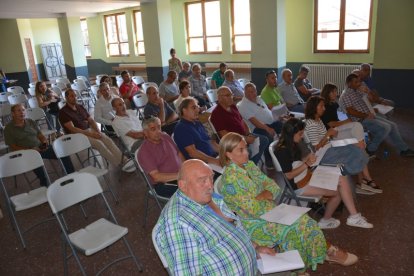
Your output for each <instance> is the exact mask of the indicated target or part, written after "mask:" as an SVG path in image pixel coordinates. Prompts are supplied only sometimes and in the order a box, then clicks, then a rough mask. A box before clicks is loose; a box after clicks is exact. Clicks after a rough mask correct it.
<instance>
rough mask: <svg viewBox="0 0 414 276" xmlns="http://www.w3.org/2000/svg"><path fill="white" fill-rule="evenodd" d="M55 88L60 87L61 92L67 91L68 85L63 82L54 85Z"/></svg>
mask: <svg viewBox="0 0 414 276" xmlns="http://www.w3.org/2000/svg"><path fill="white" fill-rule="evenodd" d="M54 87H58V88H59V89H60V90H61V91H66V89H67V88H68V87H67V86H66V84H65V83H63V82H56V83H52V88H54Z"/></svg>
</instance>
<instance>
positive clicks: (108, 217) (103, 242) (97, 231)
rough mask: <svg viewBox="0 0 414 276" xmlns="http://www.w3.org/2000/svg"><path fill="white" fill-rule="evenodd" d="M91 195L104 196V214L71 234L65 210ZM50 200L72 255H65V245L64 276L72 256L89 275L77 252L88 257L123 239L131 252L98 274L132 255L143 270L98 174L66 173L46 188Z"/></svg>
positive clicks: (95, 207) (95, 196)
mask: <svg viewBox="0 0 414 276" xmlns="http://www.w3.org/2000/svg"><path fill="white" fill-rule="evenodd" d="M89 198H96V199H97V200H98V199H101V201H102V202H103V204H104V205H105V208H102V210H103V216H102V217H101V218H99V219H98V220H96V221H94V222H92V223H90V224H89V225H87V226H85V227H83V228H80V229H78V230H76V231H73V232H72V233H69V231H68V229H69V228H68V225H67V220H64V219H63V212H64V211H65V210H67V209H69V208H70V207H72V206H74V205H78V204H80V203H82V202H83V201H85V200H87V199H89ZM47 200H48V202H49V205H50V208H51V209H52V212H53V213H54V214H55V216H56V219H57V221H58V223H59V226H60V228H61V231H62V233H63V237H64V241H63V242H64V243H65V245H66V244H67V245H69V248H70V251H71V254H70V255H69V256H66V246H64V252H63V257H64V272H65V275H67V274H68V271H67V270H68V267H67V260H68V258H70V257H72V256H73V257H74V258H75V260H76V262H77V264H78V266H79V269H80V271H81V273H82V275H87V273H86V271H85V268H84V267H83V265H82V263H81V261H80V258H79V256H78V252H80V253H82V254H83V255H85V256H91V255H93V254H95V253H97V252H99V251H101V250H103V249H105V248H107V247H109V246H111V245H112V244H114V243H115V242H117V241H119V240H121V239H122V240H123V243H124V245H125V247H126V249H127V251H128V255H127V256H124V257H121V258H117V259H115V260H113V261H112V262H110V263H109V264H107V265H105V266H104V267H103V268H102V269H100V270H99V271H98V273H96V275H100V274H101V273H102V272H103V271H105V270H106V269H107V268H109V267H110V266H112V265H114V264H116V263H118V262H120V261H123V260H125V259H128V258H132V260H133V261H134V263H135V265H136V266H137V268H138V270H139V271H140V272H141V271H142V265H141V264H140V263H139V262H138V260H137V257H136V256H135V255H134V253H133V251H132V249H131V246H130V245H129V243H128V241H127V239H126V238H125V236H126V235H127V234H128V228H126V227H122V226H120V225H119V224H118V222H117V220H116V218H115V215H114V213H113V211H112V209H111V207H110V206H109V204H108V201H107V200H106V198H105V195H104V194H103V192H102V188H101V186H100V184H99V182H98V180H97V178H96V176H94V175H92V174H89V173H74V174H69V175H67V176H64V177H62V178H60V179H58V180H56V181H55V182H54V183H53V184H52V185H50V187H49V188H48V190H47ZM99 206H101V205H96V204H94V205H93V208H94V209H97V208H98V207H99ZM105 211H107V212H105ZM108 253H109V251H108ZM71 274H73V273H71Z"/></svg>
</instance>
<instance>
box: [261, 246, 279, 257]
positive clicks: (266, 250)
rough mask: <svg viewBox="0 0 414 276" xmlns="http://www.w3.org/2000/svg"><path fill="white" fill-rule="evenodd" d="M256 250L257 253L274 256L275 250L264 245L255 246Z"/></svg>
mask: <svg viewBox="0 0 414 276" xmlns="http://www.w3.org/2000/svg"><path fill="white" fill-rule="evenodd" d="M256 252H257V253H262V254H267V255H270V256H274V255H276V251H275V250H274V249H273V248H269V247H266V246H256ZM257 256H258V257H259V258H260V256H259V254H257Z"/></svg>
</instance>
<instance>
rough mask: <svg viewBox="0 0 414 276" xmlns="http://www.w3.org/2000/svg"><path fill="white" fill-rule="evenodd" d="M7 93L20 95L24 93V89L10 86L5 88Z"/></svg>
mask: <svg viewBox="0 0 414 276" xmlns="http://www.w3.org/2000/svg"><path fill="white" fill-rule="evenodd" d="M7 92H10V93H13V94H21V93H24V89H23V87H21V86H10V87H8V88H7Z"/></svg>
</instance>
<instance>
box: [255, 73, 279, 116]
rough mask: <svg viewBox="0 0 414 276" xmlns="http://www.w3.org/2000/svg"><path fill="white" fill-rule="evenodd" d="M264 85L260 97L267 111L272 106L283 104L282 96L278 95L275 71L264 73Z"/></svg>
mask: <svg viewBox="0 0 414 276" xmlns="http://www.w3.org/2000/svg"><path fill="white" fill-rule="evenodd" d="M265 76H266V85H265V87H263V89H262V92H261V93H260V97H261V98H262V99H263V101H264V102H265V103H266V104H267V107H269V109H272V108H273V107H274V106H277V105H280V104H282V103H283V99H282V96H281V95H280V92H279V90H278V89H277V74H276V72H275V71H273V70H271V71H268V72H266V75H265Z"/></svg>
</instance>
